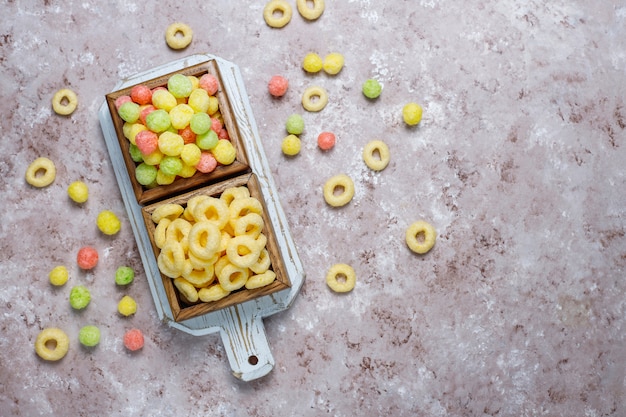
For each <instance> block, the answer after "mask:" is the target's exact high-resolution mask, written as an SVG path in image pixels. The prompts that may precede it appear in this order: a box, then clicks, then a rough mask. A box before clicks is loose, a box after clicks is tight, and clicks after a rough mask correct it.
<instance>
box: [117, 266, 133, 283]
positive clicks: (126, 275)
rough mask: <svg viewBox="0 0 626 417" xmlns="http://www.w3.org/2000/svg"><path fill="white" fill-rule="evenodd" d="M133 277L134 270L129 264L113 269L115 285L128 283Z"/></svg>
mask: <svg viewBox="0 0 626 417" xmlns="http://www.w3.org/2000/svg"><path fill="white" fill-rule="evenodd" d="M134 279H135V271H133V268H131V267H130V266H120V267H119V268H117V270H116V271H115V283H116V284H117V285H128V284H130V283H132V282H133V280H134Z"/></svg>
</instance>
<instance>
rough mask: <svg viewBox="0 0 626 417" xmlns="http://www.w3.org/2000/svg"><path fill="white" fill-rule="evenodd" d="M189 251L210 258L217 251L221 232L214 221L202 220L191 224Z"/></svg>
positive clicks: (199, 256) (200, 256) (203, 257)
mask: <svg viewBox="0 0 626 417" xmlns="http://www.w3.org/2000/svg"><path fill="white" fill-rule="evenodd" d="M188 239H189V252H191V253H192V254H194V255H195V256H197V257H198V258H202V259H210V258H212V257H213V256H215V254H216V253H217V250H218V249H219V247H220V241H221V239H222V233H221V232H220V229H219V228H218V227H217V226H216V225H215V223H213V222H210V221H208V220H203V221H199V222H197V223H195V224H194V225H193V226H191V230H190V231H189V236H188Z"/></svg>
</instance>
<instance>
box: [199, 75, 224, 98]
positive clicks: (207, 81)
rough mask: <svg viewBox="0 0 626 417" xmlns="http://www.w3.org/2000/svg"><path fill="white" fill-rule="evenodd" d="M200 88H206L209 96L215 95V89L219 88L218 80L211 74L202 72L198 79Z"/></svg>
mask: <svg viewBox="0 0 626 417" xmlns="http://www.w3.org/2000/svg"><path fill="white" fill-rule="evenodd" d="M199 83H200V88H202V89H203V90H206V92H207V93H209V96H213V95H215V93H217V90H218V89H219V87H220V86H219V82H218V81H217V78H216V77H215V76H214V75H213V74H208V73H207V74H203V75H202V76H201V77H200V80H199Z"/></svg>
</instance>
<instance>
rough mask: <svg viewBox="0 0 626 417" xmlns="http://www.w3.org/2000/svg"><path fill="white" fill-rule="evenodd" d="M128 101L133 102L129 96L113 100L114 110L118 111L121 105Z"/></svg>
mask: <svg viewBox="0 0 626 417" xmlns="http://www.w3.org/2000/svg"><path fill="white" fill-rule="evenodd" d="M129 101H133V99H132V98H130V96H119V97H118V98H116V99H115V108H116V109H118V110H119V109H120V107H122V104H124V103H128V102H129Z"/></svg>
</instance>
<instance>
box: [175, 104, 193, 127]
mask: <svg viewBox="0 0 626 417" xmlns="http://www.w3.org/2000/svg"><path fill="white" fill-rule="evenodd" d="M194 113H195V110H194V109H193V108H192V107H191V106H190V105H188V104H178V105H176V106H174V108H173V109H172V110H170V111H169V114H170V121H171V123H172V127H173V128H174V129H184V128H185V127H186V126H187V125H188V124H189V122H190V121H191V117H192V116H193V115H194Z"/></svg>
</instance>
